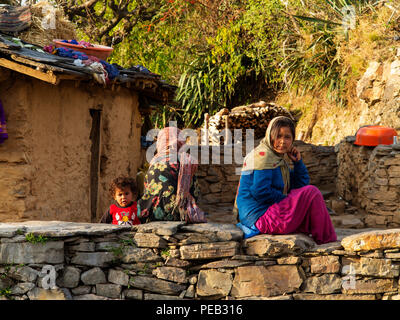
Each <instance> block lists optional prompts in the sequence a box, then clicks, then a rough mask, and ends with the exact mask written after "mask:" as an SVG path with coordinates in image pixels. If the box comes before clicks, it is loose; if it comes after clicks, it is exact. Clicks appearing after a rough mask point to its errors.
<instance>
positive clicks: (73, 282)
mask: <svg viewBox="0 0 400 320" xmlns="http://www.w3.org/2000/svg"><path fill="white" fill-rule="evenodd" d="M80 276H81V270H79V269H78V268H75V267H72V266H67V267H65V269H64V272H63V274H62V277H61V282H62V286H63V287H66V288H75V287H77V286H78V284H79V280H80Z"/></svg>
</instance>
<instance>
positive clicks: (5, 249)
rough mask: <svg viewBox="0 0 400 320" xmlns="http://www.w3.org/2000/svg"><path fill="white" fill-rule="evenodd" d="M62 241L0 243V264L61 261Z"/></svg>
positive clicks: (62, 259)
mask: <svg viewBox="0 0 400 320" xmlns="http://www.w3.org/2000/svg"><path fill="white" fill-rule="evenodd" d="M63 262H64V242H62V241H47V242H45V243H30V242H18V243H13V242H11V243H1V244H0V264H10V263H18V264H21V263H23V264H29V263H51V264H57V263H63Z"/></svg>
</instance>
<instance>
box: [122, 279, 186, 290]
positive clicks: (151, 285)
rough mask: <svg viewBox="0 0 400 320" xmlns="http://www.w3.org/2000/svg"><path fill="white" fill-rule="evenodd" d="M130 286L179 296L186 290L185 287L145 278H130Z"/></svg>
mask: <svg viewBox="0 0 400 320" xmlns="http://www.w3.org/2000/svg"><path fill="white" fill-rule="evenodd" d="M130 285H131V286H132V287H134V288H138V289H143V290H146V291H150V292H155V293H160V294H179V293H180V292H181V291H183V290H185V289H186V286H184V285H181V284H177V283H173V282H169V281H166V280H161V279H156V278H149V277H146V276H136V277H132V278H131V280H130Z"/></svg>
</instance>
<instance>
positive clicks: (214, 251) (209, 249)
mask: <svg viewBox="0 0 400 320" xmlns="http://www.w3.org/2000/svg"><path fill="white" fill-rule="evenodd" d="M179 250H180V256H181V258H182V259H187V260H198V259H215V258H225V257H232V256H234V255H235V254H238V253H239V243H237V242H234V241H227V242H215V243H200V244H191V245H187V246H181V247H180V249H179Z"/></svg>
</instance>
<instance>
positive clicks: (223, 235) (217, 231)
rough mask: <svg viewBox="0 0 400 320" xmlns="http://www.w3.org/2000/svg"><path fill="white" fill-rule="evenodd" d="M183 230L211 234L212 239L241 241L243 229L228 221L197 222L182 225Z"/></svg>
mask: <svg viewBox="0 0 400 320" xmlns="http://www.w3.org/2000/svg"><path fill="white" fill-rule="evenodd" d="M181 230H182V231H189V232H195V233H200V234H204V235H206V236H209V237H210V238H211V239H213V240H212V241H215V242H216V241H241V240H242V239H243V231H242V230H240V229H239V228H238V227H236V225H234V224H227V223H196V224H188V225H185V226H182V227H181Z"/></svg>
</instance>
